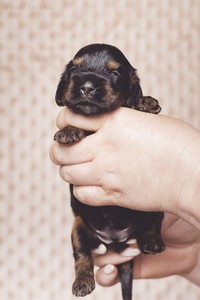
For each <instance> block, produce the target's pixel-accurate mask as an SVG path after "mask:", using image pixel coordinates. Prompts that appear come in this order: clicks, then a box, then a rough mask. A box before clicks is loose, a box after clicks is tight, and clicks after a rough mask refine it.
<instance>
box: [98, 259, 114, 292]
mask: <svg viewBox="0 0 200 300" xmlns="http://www.w3.org/2000/svg"><path fill="white" fill-rule="evenodd" d="M96 281H97V283H98V284H100V285H101V286H104V287H108V286H112V285H114V284H116V283H117V282H119V279H118V270H117V268H116V267H115V266H114V265H112V264H108V265H106V266H104V267H103V268H100V269H98V270H97V272H96Z"/></svg>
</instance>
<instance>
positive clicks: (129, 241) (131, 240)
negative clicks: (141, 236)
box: [126, 239, 137, 245]
mask: <svg viewBox="0 0 200 300" xmlns="http://www.w3.org/2000/svg"><path fill="white" fill-rule="evenodd" d="M136 243H137V240H136V239H130V240H128V241H127V242H126V244H127V245H132V244H136Z"/></svg>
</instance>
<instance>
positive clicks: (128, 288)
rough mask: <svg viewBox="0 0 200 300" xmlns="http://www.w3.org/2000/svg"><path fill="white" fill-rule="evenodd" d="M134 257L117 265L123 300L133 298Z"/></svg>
mask: <svg viewBox="0 0 200 300" xmlns="http://www.w3.org/2000/svg"><path fill="white" fill-rule="evenodd" d="M133 265H134V262H133V259H132V260H130V261H127V262H125V263H122V264H120V265H118V266H117V268H118V273H119V278H120V281H121V288H122V298H123V300H132V285H133Z"/></svg>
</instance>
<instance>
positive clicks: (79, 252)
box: [71, 216, 95, 297]
mask: <svg viewBox="0 0 200 300" xmlns="http://www.w3.org/2000/svg"><path fill="white" fill-rule="evenodd" d="M71 237H72V246H73V250H74V259H75V277H76V278H75V281H74V283H73V286H72V292H73V294H75V295H76V296H77V297H82V296H86V295H88V294H90V293H91V292H92V291H93V290H94V288H95V280H94V271H93V268H94V262H93V259H92V256H91V254H90V249H89V247H88V238H87V228H86V225H85V224H84V222H83V220H82V218H81V217H79V216H77V217H76V218H75V221H74V226H73V229H72V236H71Z"/></svg>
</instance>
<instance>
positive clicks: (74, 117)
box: [56, 108, 112, 131]
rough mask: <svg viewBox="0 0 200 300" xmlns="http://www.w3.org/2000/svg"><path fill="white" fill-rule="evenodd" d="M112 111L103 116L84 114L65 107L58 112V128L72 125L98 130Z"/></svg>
mask: <svg viewBox="0 0 200 300" xmlns="http://www.w3.org/2000/svg"><path fill="white" fill-rule="evenodd" d="M111 114H112V113H109V115H108V114H103V115H101V116H87V117H86V116H83V115H79V114H76V113H74V112H72V111H71V110H69V109H68V108H63V109H62V110H61V111H60V113H59V114H58V117H57V120H56V124H57V126H58V128H60V129H61V128H63V127H65V126H67V125H72V126H75V127H78V128H82V129H85V130H89V131H97V130H98V129H99V128H101V126H102V125H103V124H104V122H105V121H106V119H107V118H108V117H110V115H111Z"/></svg>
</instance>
